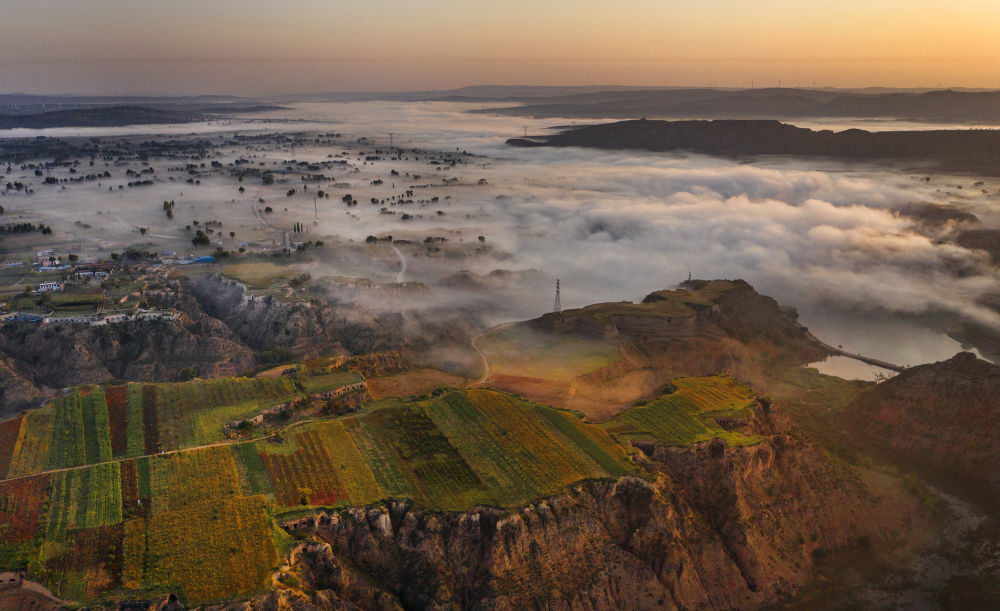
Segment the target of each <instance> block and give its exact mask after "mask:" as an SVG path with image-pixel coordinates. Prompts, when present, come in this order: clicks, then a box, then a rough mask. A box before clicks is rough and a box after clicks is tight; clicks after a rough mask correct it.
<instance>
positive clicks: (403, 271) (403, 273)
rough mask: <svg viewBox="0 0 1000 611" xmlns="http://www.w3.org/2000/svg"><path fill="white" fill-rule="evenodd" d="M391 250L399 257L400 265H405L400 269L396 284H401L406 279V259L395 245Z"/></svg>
mask: <svg viewBox="0 0 1000 611" xmlns="http://www.w3.org/2000/svg"><path fill="white" fill-rule="evenodd" d="M391 248H392V251H393V252H395V253H396V256H397V257H399V261H400V263H402V264H403V266H402V267H401V268H400V269H399V273H398V274H396V283H397V284H399V283H400V282H402V281H403V279H404V278H406V257H404V256H403V253H402V251H400V250H399V249H398V248H396V245H395V244H393V245H392V246H391Z"/></svg>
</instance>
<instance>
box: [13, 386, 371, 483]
mask: <svg viewBox="0 0 1000 611" xmlns="http://www.w3.org/2000/svg"><path fill="white" fill-rule="evenodd" d="M350 375H352V376H353V375H354V374H350ZM352 379H353V378H352ZM299 395H300V393H299V391H298V390H297V389H296V387H295V383H294V382H293V381H292V380H290V379H288V378H287V377H284V378H274V379H264V378H261V379H257V378H223V379H216V380H192V381H190V382H181V383H172V384H139V383H129V384H127V385H125V386H109V387H107V388H100V387H94V388H80V389H75V390H73V391H71V392H69V393H67V394H65V395H63V396H61V397H59V398H57V399H55V400H53V401H52V402H51V403H49V404H48V405H46V406H44V407H42V408H40V409H37V410H33V411H30V412H27V413H26V414H25V415H23V416H22V417H20V418H19V419H16V420H11V421H6V422H3V423H0V440H3V439H8V441H9V443H4V444H2V447H0V467H2V472H0V475H4V476H9V477H13V476H19V475H29V474H31V473H38V472H40V471H44V470H46V469H59V468H64V467H76V466H82V465H88V464H95V463H100V462H106V461H109V460H111V459H112V458H113V457H114V458H126V457H136V456H143V455H146V454H155V453H156V452H159V451H160V450H174V449H179V448H188V447H196V446H201V445H207V444H210V443H214V442H218V441H222V440H224V439H225V435H224V427H225V425H226V424H227V423H229V422H233V421H238V420H240V419H243V418H246V417H248V416H252V415H256V414H258V413H260V412H261V410H263V409H266V408H268V407H270V406H272V405H275V404H279V403H284V402H286V401H289V400H291V399H293V398H295V397H297V396H299Z"/></svg>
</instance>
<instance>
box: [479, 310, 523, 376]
mask: <svg viewBox="0 0 1000 611" xmlns="http://www.w3.org/2000/svg"><path fill="white" fill-rule="evenodd" d="M516 324H517V321H512V322H505V323H501V324H499V325H497V326H495V327H493V328H492V329H490V330H488V331H485V332H483V333H482V334H480V335H477V336H476V337H473V338H472V341H471V342H469V344H470V345H471V346H472V349H473V350H475V351H476V352H477V353H479V358H481V359H483V375H482V377H481V378H479V379H478V380H476V381H475V382H472V383H471V384H469V386H468V387H469V388H472V387H473V386H479V385H480V384H484V383H486V380H488V379H489V378H490V374H491V373H492V371H491V369H490V360H489V359H488V358H486V353H485V352H483V349H482V348H480V347H479V340H481V339H483V338H484V337H486V336H487V335H490V334H492V333H496V332H497V331H502V330H504V329H506V328H507V327H510V326H511V325H516Z"/></svg>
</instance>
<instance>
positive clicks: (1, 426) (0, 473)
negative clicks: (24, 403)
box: [0, 416, 24, 478]
mask: <svg viewBox="0 0 1000 611" xmlns="http://www.w3.org/2000/svg"><path fill="white" fill-rule="evenodd" d="M23 420H24V416H18V417H16V418H11V419H10V420H4V421H3V422H0V478H3V477H6V475H7V469H9V468H10V461H11V458H13V457H14V446H15V445H16V444H17V437H18V435H20V434H21V422H22V421H23Z"/></svg>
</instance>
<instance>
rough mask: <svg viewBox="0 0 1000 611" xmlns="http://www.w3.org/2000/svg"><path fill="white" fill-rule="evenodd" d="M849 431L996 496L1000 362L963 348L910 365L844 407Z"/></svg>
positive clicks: (999, 484)
mask: <svg viewBox="0 0 1000 611" xmlns="http://www.w3.org/2000/svg"><path fill="white" fill-rule="evenodd" d="M845 418H846V420H847V423H848V427H849V429H850V431H851V432H852V433H853V434H854V435H856V436H857V437H858V438H860V439H862V440H864V441H865V442H867V443H868V444H870V445H871V446H872V447H874V448H876V449H879V450H881V451H883V452H885V453H887V454H889V455H891V456H892V457H897V458H903V459H904V460H905V462H906V463H907V464H911V465H914V466H919V467H920V468H922V469H923V470H925V471H927V472H929V473H932V474H934V475H936V476H937V479H939V481H942V482H945V483H946V484H951V485H952V486H954V485H956V484H958V485H960V486H961V487H962V488H964V489H965V490H966V491H972V492H974V493H975V494H976V496H979V497H980V498H986V499H991V500H993V501H994V502H995V501H996V500H997V499H1000V451H998V450H997V448H998V444H1000V367H998V366H997V365H994V364H992V363H988V362H986V361H983V360H980V359H977V358H976V357H975V356H974V355H972V354H971V353H968V352H963V353H960V354H958V355H956V356H954V357H952V358H951V359H948V360H947V361H941V362H938V363H931V364H928V365H920V366H918V367H913V368H911V369H909V370H907V371H906V372H904V373H901V374H899V375H898V376H896V377H894V378H892V379H890V380H888V381H886V382H883V383H881V384H878V385H875V386H872V387H870V388H868V389H867V390H865V391H864V392H862V393H861V395H860V397H859V398H858V399H857V400H856V401H855V402H854V403H853V404H852V405H851V406H849V407H848V408H847V410H846V412H845Z"/></svg>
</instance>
